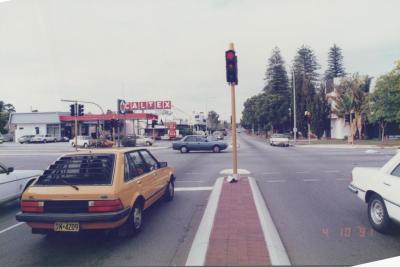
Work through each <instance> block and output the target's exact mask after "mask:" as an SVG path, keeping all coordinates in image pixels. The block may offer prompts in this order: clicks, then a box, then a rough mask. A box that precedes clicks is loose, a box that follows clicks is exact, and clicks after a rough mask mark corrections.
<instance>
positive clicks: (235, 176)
mask: <svg viewBox="0 0 400 267" xmlns="http://www.w3.org/2000/svg"><path fill="white" fill-rule="evenodd" d="M229 49H230V50H235V48H234V45H233V43H231V44H230V45H229ZM231 107H232V125H231V126H232V166H233V169H232V171H233V174H232V175H233V179H234V180H238V178H239V177H238V159H237V136H236V97H235V83H231Z"/></svg>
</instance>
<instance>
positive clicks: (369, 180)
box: [348, 153, 400, 233]
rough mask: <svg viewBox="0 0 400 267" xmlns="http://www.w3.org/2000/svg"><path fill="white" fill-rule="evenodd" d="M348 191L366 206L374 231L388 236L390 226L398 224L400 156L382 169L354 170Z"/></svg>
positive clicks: (399, 220)
mask: <svg viewBox="0 0 400 267" xmlns="http://www.w3.org/2000/svg"><path fill="white" fill-rule="evenodd" d="M348 188H349V190H350V191H351V192H353V193H354V194H357V196H358V197H359V198H360V199H361V200H362V201H364V202H366V203H367V204H368V219H369V221H370V223H371V225H372V227H373V228H374V229H375V230H377V231H379V232H381V233H388V232H390V230H391V229H392V226H393V223H394V222H395V223H396V222H397V223H400V153H397V154H396V155H395V156H394V157H393V158H392V159H390V160H389V161H388V162H387V163H386V164H385V165H384V166H383V167H382V168H364V167H356V168H354V169H353V172H352V182H351V183H350V185H349V186H348Z"/></svg>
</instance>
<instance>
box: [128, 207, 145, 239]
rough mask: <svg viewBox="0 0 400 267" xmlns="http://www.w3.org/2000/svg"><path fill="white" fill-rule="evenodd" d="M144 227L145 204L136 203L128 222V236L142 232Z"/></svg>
mask: <svg viewBox="0 0 400 267" xmlns="http://www.w3.org/2000/svg"><path fill="white" fill-rule="evenodd" d="M142 225H143V204H142V202H140V201H136V202H135V205H134V206H133V208H132V211H131V213H130V215H129V217H128V220H127V222H126V227H127V228H128V229H127V230H128V233H127V234H128V235H129V236H134V235H136V234H137V233H139V232H140V231H141V230H142Z"/></svg>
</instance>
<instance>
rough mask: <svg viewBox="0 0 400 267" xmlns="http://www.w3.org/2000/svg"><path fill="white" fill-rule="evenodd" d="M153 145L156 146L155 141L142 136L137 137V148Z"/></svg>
mask: <svg viewBox="0 0 400 267" xmlns="http://www.w3.org/2000/svg"><path fill="white" fill-rule="evenodd" d="M153 144H154V140H153V139H151V138H149V137H145V136H142V135H137V136H136V145H137V146H152V145H153Z"/></svg>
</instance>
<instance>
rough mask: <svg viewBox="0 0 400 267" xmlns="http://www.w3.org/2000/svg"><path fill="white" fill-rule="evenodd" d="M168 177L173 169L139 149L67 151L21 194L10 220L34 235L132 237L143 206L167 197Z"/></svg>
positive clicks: (170, 178) (171, 186) (171, 194)
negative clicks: (17, 209) (18, 208)
mask: <svg viewBox="0 0 400 267" xmlns="http://www.w3.org/2000/svg"><path fill="white" fill-rule="evenodd" d="M174 181H175V177H174V169H173V168H172V167H169V166H167V162H159V161H158V160H157V159H156V158H155V157H154V156H153V155H152V154H151V153H150V152H149V151H147V150H145V149H132V148H125V149H99V150H93V151H90V152H75V153H70V154H66V155H64V156H61V157H60V158H59V159H58V160H57V161H55V162H54V163H53V164H51V165H50V167H49V168H48V169H47V170H45V171H44V173H43V175H41V176H40V177H39V178H38V179H37V181H36V182H35V183H34V184H33V185H32V186H30V187H29V188H28V189H27V190H26V191H25V192H24V193H23V194H22V198H21V212H19V213H18V214H17V215H16V219H17V220H18V221H21V222H27V224H28V225H29V226H30V227H31V228H32V233H39V234H47V233H51V232H54V231H55V232H79V231H84V230H111V229H116V230H119V231H121V233H126V234H130V235H132V234H135V233H137V232H139V231H140V229H141V228H142V224H143V221H142V216H143V211H144V210H146V209H147V208H149V207H150V206H151V205H152V204H154V203H155V202H156V201H157V200H158V199H160V198H164V199H165V200H167V201H170V200H172V199H173V197H174ZM159 223H160V227H161V226H162V222H159Z"/></svg>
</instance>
